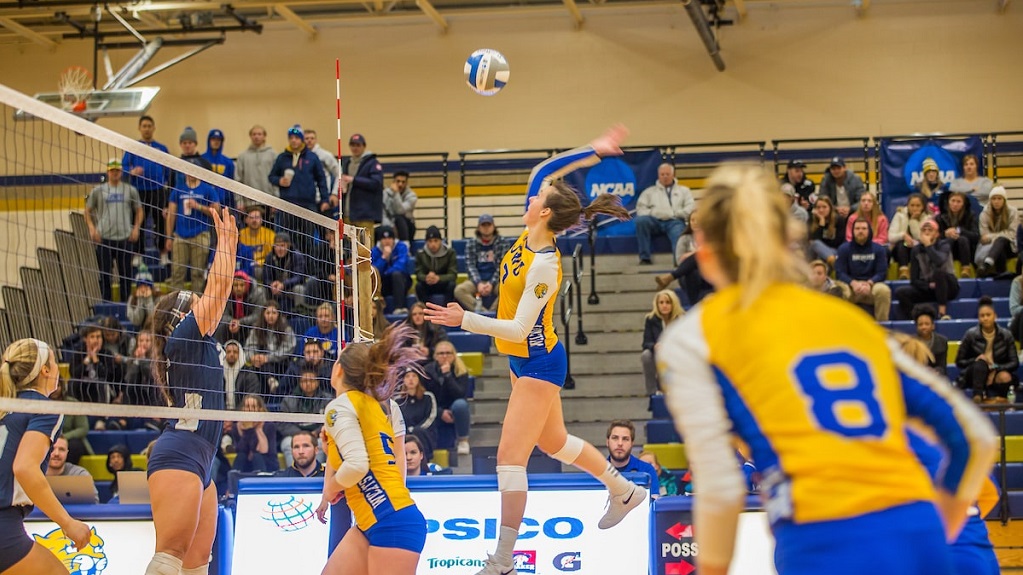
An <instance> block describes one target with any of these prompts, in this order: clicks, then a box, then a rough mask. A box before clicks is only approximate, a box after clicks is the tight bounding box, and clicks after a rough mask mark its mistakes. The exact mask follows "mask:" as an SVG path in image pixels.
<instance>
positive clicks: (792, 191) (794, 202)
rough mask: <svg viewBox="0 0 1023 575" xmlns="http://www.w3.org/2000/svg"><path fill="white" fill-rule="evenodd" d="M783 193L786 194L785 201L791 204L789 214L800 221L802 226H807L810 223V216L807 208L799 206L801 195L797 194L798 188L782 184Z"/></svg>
mask: <svg viewBox="0 0 1023 575" xmlns="http://www.w3.org/2000/svg"><path fill="white" fill-rule="evenodd" d="M781 192H782V193H783V194H785V199H786V201H788V203H789V214H790V215H791V216H792V217H793V218H795V219H796V220H798V221H799V222H800V223H802V224H806V223H807V222H809V221H810V214H809V213H807V211H806V208H804V207H803V206H801V205H799V194H798V193H797V192H796V188H795V187H793V186H792V184H788V183H785V184H782V185H781Z"/></svg>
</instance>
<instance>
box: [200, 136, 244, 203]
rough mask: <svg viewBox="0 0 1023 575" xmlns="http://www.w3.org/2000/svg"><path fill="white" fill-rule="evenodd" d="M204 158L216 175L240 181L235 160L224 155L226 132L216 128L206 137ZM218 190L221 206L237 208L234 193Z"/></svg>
mask: <svg viewBox="0 0 1023 575" xmlns="http://www.w3.org/2000/svg"><path fill="white" fill-rule="evenodd" d="M202 157H203V158H204V159H205V160H206V161H207V162H209V163H210V170H212V171H213V172H214V173H217V174H220V175H221V176H224V177H225V178H227V179H229V180H236V179H238V178H237V177H236V176H235V169H234V160H232V159H231V158H229V157H227V155H226V154H224V132H222V131H220V130H218V129H216V128H214V129H212V130H210V133H209V134H207V135H206V151H205V152H203V155H202ZM217 190H219V191H220V203H221V204H223V205H225V206H228V207H231V208H233V207H235V199H234V193H232V192H230V191H228V190H225V189H223V188H217Z"/></svg>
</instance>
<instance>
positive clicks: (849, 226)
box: [845, 192, 888, 265]
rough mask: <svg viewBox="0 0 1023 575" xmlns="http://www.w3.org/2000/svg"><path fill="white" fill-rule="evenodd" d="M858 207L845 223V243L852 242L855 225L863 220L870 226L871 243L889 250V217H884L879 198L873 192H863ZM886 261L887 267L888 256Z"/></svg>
mask: <svg viewBox="0 0 1023 575" xmlns="http://www.w3.org/2000/svg"><path fill="white" fill-rule="evenodd" d="M857 205H858V206H859V207H857V208H856V211H855V212H853V213H852V214H850V215H849V218H848V219H847V220H846V222H845V241H846V242H850V241H852V236H853V224H854V223H855V222H856V221H857V220H863V221H865V222H867V223H869V224H870V233H871V241H872V242H874V243H875V244H878V245H881V246H884V247H885V248H886V249H887V247H888V216H886V215H884V212H882V211H881V206H879V205H878V203H877V197H876V196H874V193H873V192H863V193H862V194H860V201H859V203H858V204H857ZM886 253H887V252H886ZM885 260H886V261H885V264H886V265H887V256H886V258H885Z"/></svg>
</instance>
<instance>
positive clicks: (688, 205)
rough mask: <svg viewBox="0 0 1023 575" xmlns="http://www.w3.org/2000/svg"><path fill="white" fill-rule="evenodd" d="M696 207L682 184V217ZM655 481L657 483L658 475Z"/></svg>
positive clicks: (685, 217)
mask: <svg viewBox="0 0 1023 575" xmlns="http://www.w3.org/2000/svg"><path fill="white" fill-rule="evenodd" d="M695 209H696V200H694V199H693V192H691V191H690V190H689V188H687V187H685V186H682V219H684V220H686V221H687V222H688V221H689V216H691V215H692V214H693V210H695ZM654 479H655V483H656V479H657V478H656V477H655V478H654Z"/></svg>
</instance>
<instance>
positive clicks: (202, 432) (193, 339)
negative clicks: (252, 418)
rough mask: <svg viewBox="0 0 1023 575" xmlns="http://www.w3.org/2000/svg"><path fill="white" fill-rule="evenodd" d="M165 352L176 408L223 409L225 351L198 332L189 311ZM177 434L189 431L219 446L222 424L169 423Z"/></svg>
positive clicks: (175, 330)
mask: <svg viewBox="0 0 1023 575" xmlns="http://www.w3.org/2000/svg"><path fill="white" fill-rule="evenodd" d="M164 353H165V354H166V356H167V359H168V361H169V366H168V368H167V387H168V388H169V390H170V392H171V397H172V398H173V399H174V406H175V407H186V408H189V409H224V364H223V354H224V348H222V347H221V346H220V344H218V343H217V341H216V340H215V339H213V338H212V337H210V336H208V335H206V334H203V333H199V324H198V323H196V321H195V315H193V314H192V313H191V312H189V314H188V315H186V316H185V318H184V319H183V320H181V323H180V324H178V327H176V328H174V332H173V333H172V334H171V336H170V337H169V338H167V346H166V347H165V348H164ZM170 424H171V425H172V426H173V427H174V429H177V430H179V431H192V432H195V433H197V434H198V435H199V436H200V437H202V438H203V439H205V440H207V441H209V442H210V444H212V445H214V446H217V445H220V435H221V433H222V431H223V425H224V424H223V422H222V421H208V420H197V419H178V420H172V421H171V422H170Z"/></svg>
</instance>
